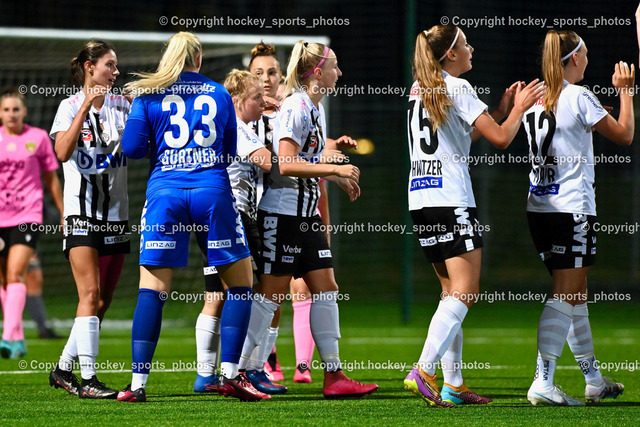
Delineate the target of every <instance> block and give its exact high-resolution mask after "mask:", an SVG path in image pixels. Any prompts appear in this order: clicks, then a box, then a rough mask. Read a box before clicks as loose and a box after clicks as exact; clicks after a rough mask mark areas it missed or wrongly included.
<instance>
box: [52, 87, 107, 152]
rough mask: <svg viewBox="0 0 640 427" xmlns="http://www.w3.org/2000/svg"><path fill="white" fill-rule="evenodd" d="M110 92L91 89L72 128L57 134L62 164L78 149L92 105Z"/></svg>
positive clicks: (105, 89) (55, 147) (57, 146)
mask: <svg viewBox="0 0 640 427" xmlns="http://www.w3.org/2000/svg"><path fill="white" fill-rule="evenodd" d="M108 91H109V89H108V88H106V87H105V86H100V85H97V86H94V87H92V88H91V90H90V91H89V93H88V94H86V96H85V97H84V101H83V102H82V105H81V106H80V108H79V109H78V112H77V113H76V116H75V117H74V118H73V121H72V122H71V126H69V129H67V130H66V131H60V132H58V133H57V134H56V143H55V146H54V150H55V152H56V157H57V158H58V160H60V161H61V162H66V161H67V160H69V158H70V157H71V155H72V154H73V151H74V150H75V149H76V144H77V143H78V138H79V137H80V131H81V130H82V124H83V123H84V120H85V118H86V117H87V113H89V110H91V104H92V103H93V101H94V100H95V99H97V98H100V97H103V98H104V95H105V94H106V93H107V92H108Z"/></svg>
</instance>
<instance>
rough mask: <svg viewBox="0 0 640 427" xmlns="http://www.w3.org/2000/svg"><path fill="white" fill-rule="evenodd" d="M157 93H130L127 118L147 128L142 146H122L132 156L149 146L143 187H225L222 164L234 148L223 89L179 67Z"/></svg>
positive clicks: (232, 117) (233, 126)
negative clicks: (131, 99) (135, 95)
mask: <svg viewBox="0 0 640 427" xmlns="http://www.w3.org/2000/svg"><path fill="white" fill-rule="evenodd" d="M159 92H160V93H153V94H149V95H144V96H141V97H138V98H136V99H135V101H134V103H133V106H132V111H131V115H130V117H129V119H130V120H135V121H140V122H144V123H145V124H146V128H147V130H148V132H149V135H148V136H149V145H148V146H147V147H137V149H135V150H131V149H129V150H127V151H128V153H127V154H128V155H132V157H135V158H140V157H143V156H144V155H145V154H146V152H147V149H150V151H151V153H150V154H151V171H150V176H149V183H148V188H147V192H148V193H150V192H152V191H154V189H155V188H159V187H160V186H162V187H165V186H167V185H169V186H170V185H171V184H172V183H175V184H177V185H178V184H179V186H180V187H181V188H196V187H222V188H230V186H229V177H228V174H227V171H226V167H227V164H228V162H230V160H231V159H232V158H233V157H234V156H235V152H236V151H235V150H236V148H235V141H236V119H235V114H234V110H233V103H232V101H231V97H230V96H229V93H228V92H227V90H226V89H225V88H224V86H222V85H221V84H219V83H216V82H214V81H212V80H210V79H208V78H206V77H204V76H203V75H201V74H198V73H195V72H183V73H181V74H180V77H179V78H178V80H177V81H176V82H175V83H173V84H172V85H171V86H169V87H167V88H166V89H163V90H160V91H159ZM212 171H213V173H214V174H215V178H212V175H211V173H212Z"/></svg>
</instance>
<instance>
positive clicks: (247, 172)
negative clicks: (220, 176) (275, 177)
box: [227, 117, 264, 220]
mask: <svg viewBox="0 0 640 427" xmlns="http://www.w3.org/2000/svg"><path fill="white" fill-rule="evenodd" d="M236 120H237V123H238V152H237V154H236V158H235V160H234V161H233V163H231V164H230V165H229V166H228V167H227V172H229V180H230V181H231V189H232V190H233V195H234V197H235V198H236V206H237V207H238V210H239V211H240V212H244V213H245V214H246V215H248V216H249V218H251V219H254V220H257V219H258V202H257V194H256V193H257V191H256V180H257V178H258V170H261V169H260V168H259V167H258V166H256V165H254V164H253V163H251V162H250V161H249V158H248V157H249V155H251V153H253V152H254V151H256V150H258V149H260V148H264V145H263V144H262V141H260V139H259V138H258V135H256V134H255V133H254V132H253V130H252V129H251V128H250V127H249V125H247V124H246V123H245V122H243V121H242V120H241V119H240V118H239V117H236Z"/></svg>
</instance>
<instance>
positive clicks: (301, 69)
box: [284, 40, 328, 97]
mask: <svg viewBox="0 0 640 427" xmlns="http://www.w3.org/2000/svg"><path fill="white" fill-rule="evenodd" d="M326 50H327V46H325V45H323V44H322V43H307V42H305V41H304V40H299V41H298V42H297V43H296V44H295V45H294V46H293V50H292V51H291V57H290V58H289V65H287V77H286V78H285V80H284V83H285V85H286V88H285V91H284V97H287V96H289V95H291V94H292V93H293V92H294V91H296V90H301V89H302V82H303V81H304V80H306V79H308V78H309V77H310V76H307V77H303V76H305V75H306V74H307V73H309V72H310V71H312V70H314V69H315V68H316V67H317V66H318V64H319V63H320V61H322V60H323V59H327V58H328V56H325V52H326ZM327 55H328V53H327Z"/></svg>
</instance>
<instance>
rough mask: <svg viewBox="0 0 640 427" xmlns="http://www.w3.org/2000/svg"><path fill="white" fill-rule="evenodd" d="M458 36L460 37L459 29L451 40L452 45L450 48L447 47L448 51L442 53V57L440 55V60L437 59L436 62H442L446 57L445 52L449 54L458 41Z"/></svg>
mask: <svg viewBox="0 0 640 427" xmlns="http://www.w3.org/2000/svg"><path fill="white" fill-rule="evenodd" d="M425 34H426V33H425ZM459 35H460V28H458V31H456V36H455V37H454V38H453V43H451V46H449V49H447V50H445V51H444V55H442V56H441V57H440V59H438V62H442V60H443V59H444V58H446V57H447V52H449V51H450V50H451V49H453V47H454V46H455V45H456V42H457V41H458V36H459Z"/></svg>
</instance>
